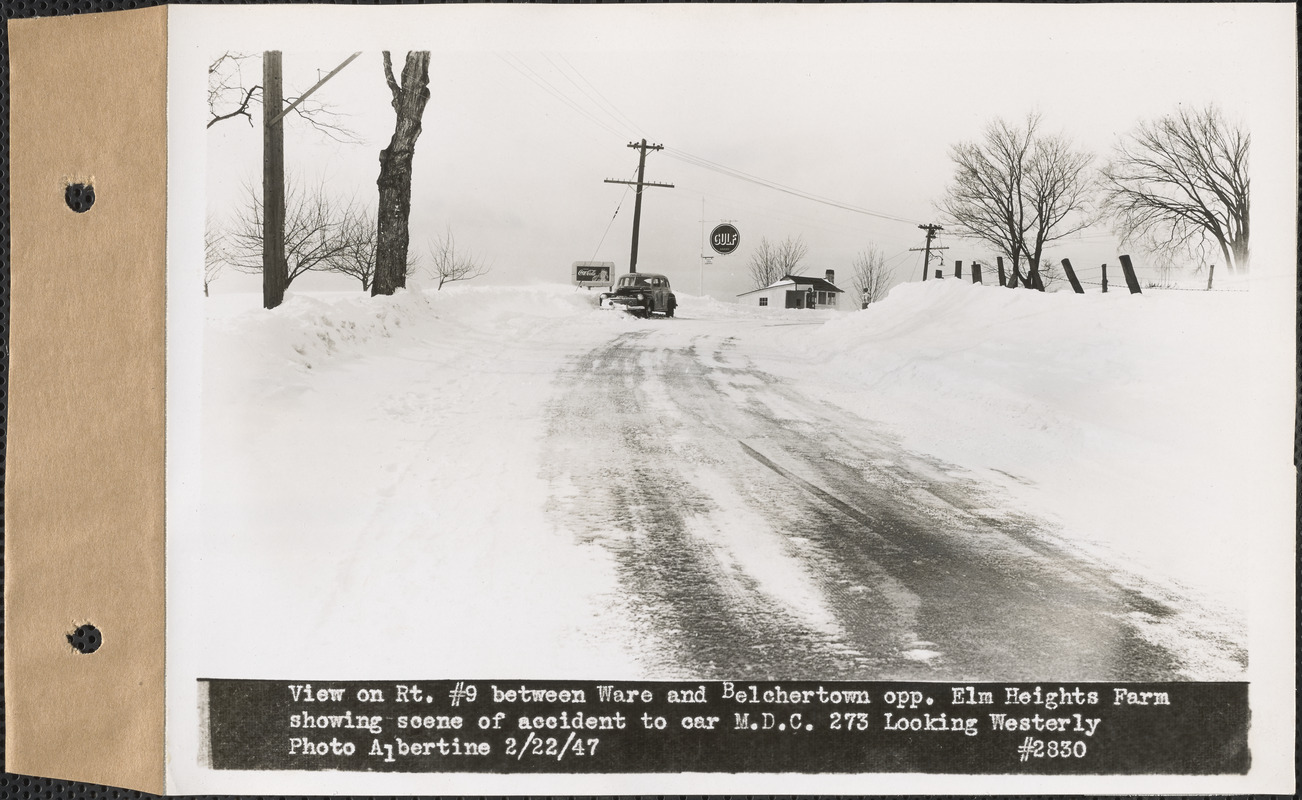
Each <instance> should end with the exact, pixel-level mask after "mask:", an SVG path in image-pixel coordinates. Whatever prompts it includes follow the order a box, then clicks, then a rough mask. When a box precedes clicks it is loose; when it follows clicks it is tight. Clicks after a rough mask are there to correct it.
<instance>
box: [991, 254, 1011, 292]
mask: <svg viewBox="0 0 1302 800" xmlns="http://www.w3.org/2000/svg"><path fill="white" fill-rule="evenodd" d="M995 264H996V266H998V267H999V285H1000V286H1007V285H1008V278H1007V277H1006V276H1005V275H1004V257H1003V256H995ZM1014 288H1016V287H1014Z"/></svg>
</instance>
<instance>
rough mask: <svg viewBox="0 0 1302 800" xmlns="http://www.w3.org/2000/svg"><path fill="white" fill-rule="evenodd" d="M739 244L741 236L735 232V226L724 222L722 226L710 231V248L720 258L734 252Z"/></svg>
mask: <svg viewBox="0 0 1302 800" xmlns="http://www.w3.org/2000/svg"><path fill="white" fill-rule="evenodd" d="M740 243H741V234H740V233H738V232H737V226H736V225H733V224H731V223H728V222H725V223H723V224H722V225H716V226H715V228H714V230H712V231H710V247H712V248H714V252H716V253H718V254H719V255H721V256H726V255H728V254H729V253H731V252H732V251H733V250H736V249H737V245H738V244H740Z"/></svg>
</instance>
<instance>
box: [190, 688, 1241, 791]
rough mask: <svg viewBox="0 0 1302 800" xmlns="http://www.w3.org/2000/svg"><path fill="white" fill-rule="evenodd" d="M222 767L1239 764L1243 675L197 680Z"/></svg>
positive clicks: (1210, 769)
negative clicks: (941, 679) (1115, 679)
mask: <svg viewBox="0 0 1302 800" xmlns="http://www.w3.org/2000/svg"><path fill="white" fill-rule="evenodd" d="M199 689H200V698H201V703H202V705H203V707H204V709H205V717H204V718H205V719H206V728H207V730H206V731H205V734H206V735H205V737H204V738H205V750H206V752H205V761H206V763H207V764H208V766H210V767H212V768H213V769H254V770H269V769H274V770H348V771H355V772H486V773H507V772H558V773H564V772H572V773H617V772H644V773H650V772H796V773H868V772H927V773H962V774H978V773H991V774H1016V773H1028V774H1187V775H1211V774H1243V773H1246V772H1247V770H1248V766H1249V762H1250V756H1249V752H1248V722H1249V712H1248V685H1247V684H1246V683H1160V684H1157V683H1155V684H1130V683H1125V684H1104V683H1064V684H1048V683H1041V684H1029V683H1018V684H995V683H972V684H940V683H888V682H862V683H844V682H785V681H783V682H762V681H733V682H729V681H723V682H689V683H661V682H656V683H651V682H622V683H621V682H612V683H600V682H589V681H509V680H494V681H267V680H220V679H213V680H200V681H199Z"/></svg>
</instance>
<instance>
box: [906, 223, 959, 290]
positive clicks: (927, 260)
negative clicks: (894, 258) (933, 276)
mask: <svg viewBox="0 0 1302 800" xmlns="http://www.w3.org/2000/svg"><path fill="white" fill-rule="evenodd" d="M918 227H919V228H921V229H922V230H924V231H926V232H927V243H926V246H925V247H910V248H909V250H910V251H911V252H916V251H918V250H921V251H923V256H922V279H923V280H924V281H925V280H926V279H927V272H928V271H929V270H930V267H931V251H932V250H948V249H949V248H948V247H932V246H931V240H932V239H935V238H936V231H943V230H945V229H944V228H942V227H940V226H939V225H936V224H931V225H919V226H918Z"/></svg>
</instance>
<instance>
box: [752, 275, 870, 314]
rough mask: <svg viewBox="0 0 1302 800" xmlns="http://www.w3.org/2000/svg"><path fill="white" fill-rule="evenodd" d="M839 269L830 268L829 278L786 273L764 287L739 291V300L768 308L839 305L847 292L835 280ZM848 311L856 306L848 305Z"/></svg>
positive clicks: (836, 306) (831, 306) (837, 306)
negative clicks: (838, 286)
mask: <svg viewBox="0 0 1302 800" xmlns="http://www.w3.org/2000/svg"><path fill="white" fill-rule="evenodd" d="M835 278H836V271H835V270H830V269H829V270H828V271H827V277H826V278H812V277H810V276H808V275H784V276H782V278H781V279H780V280H777V281H774V282H773V283H771V284H769V285H768V286H765V287H764V288H763V289H752V290H751V291H749V292H743V293H741V294H739V295H737V302H738V303H741V304H742V305H747V306H754V305H759V306H766V307H768V308H839V307H840V303H841V302H842V301H840V300H838V299H837V298H838V297H839V296H840V295H843V294H845V291H844V290H842V289H838V288H837V287H836V284H835V283H833V281H834V279H835ZM846 310H847V311H853V310H854V309H853V308H850V307H847V308H846Z"/></svg>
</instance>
